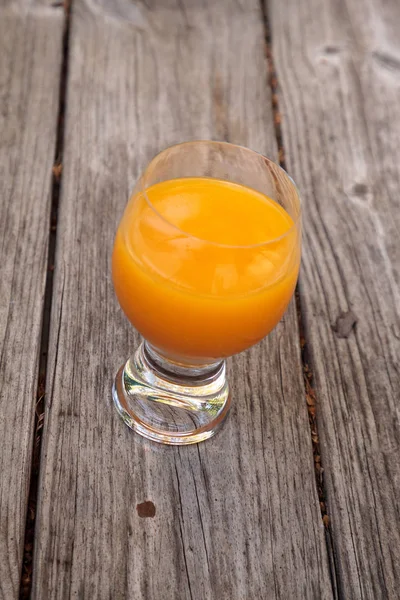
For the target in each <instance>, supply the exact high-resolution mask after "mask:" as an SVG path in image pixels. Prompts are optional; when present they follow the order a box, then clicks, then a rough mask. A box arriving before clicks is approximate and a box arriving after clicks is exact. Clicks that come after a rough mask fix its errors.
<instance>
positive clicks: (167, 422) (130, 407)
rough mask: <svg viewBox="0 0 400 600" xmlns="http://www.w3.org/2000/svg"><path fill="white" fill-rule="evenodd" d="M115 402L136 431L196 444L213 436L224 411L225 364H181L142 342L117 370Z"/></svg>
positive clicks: (161, 439)
mask: <svg viewBox="0 0 400 600" xmlns="http://www.w3.org/2000/svg"><path fill="white" fill-rule="evenodd" d="M113 400H114V403H115V406H116V408H117V410H118V412H119V414H120V415H121V417H122V419H123V420H124V421H125V423H126V424H127V425H128V427H130V428H131V429H134V430H135V431H137V432H138V433H140V435H142V436H144V437H146V438H148V439H150V440H153V441H155V442H160V443H162V444H174V445H183V444H195V443H197V442H201V441H203V440H206V439H207V438H210V437H211V436H213V435H214V434H215V433H216V431H217V430H218V429H219V427H220V426H221V424H222V423H223V421H224V419H225V417H226V415H227V413H228V410H229V407H230V397H229V388H228V383H227V380H226V372H225V363H224V361H218V362H214V363H211V364H207V365H201V366H199V365H195V366H186V365H182V364H179V363H175V362H172V361H170V360H168V359H166V358H164V357H162V356H161V355H160V354H159V353H158V352H157V351H156V350H155V349H154V348H152V347H151V346H150V345H149V344H147V342H143V343H142V344H141V345H140V347H139V348H138V350H137V351H136V353H135V354H134V355H133V357H132V358H130V359H129V360H128V361H127V363H126V364H125V365H123V366H122V367H121V368H120V370H119V371H118V373H117V376H116V378H115V382H114V385H113Z"/></svg>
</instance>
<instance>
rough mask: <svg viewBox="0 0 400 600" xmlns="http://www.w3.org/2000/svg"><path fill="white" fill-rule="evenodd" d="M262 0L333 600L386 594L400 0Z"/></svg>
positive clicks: (393, 447) (395, 414)
mask: <svg viewBox="0 0 400 600" xmlns="http://www.w3.org/2000/svg"><path fill="white" fill-rule="evenodd" d="M269 4H270V19H271V28H272V32H273V54H274V58H275V63H276V68H277V76H278V80H279V84H280V94H279V98H280V102H281V110H282V113H283V117H282V126H283V137H284V144H285V147H286V158H287V162H288V167H289V170H290V172H291V174H292V175H293V177H294V178H295V179H296V180H297V181H298V183H299V185H300V187H301V189H302V190H303V191H304V196H305V200H306V206H305V212H304V232H305V234H304V238H305V239H304V262H303V265H304V267H303V274H302V279H301V297H302V307H303V310H304V313H305V326H306V338H307V339H308V341H309V347H310V350H311V358H312V367H313V369H314V375H315V385H316V391H317V398H318V408H317V416H318V423H319V429H320V437H321V444H322V464H323V467H324V469H325V481H326V487H327V501H328V513H329V516H330V518H331V528H332V535H333V540H334V550H335V553H336V566H337V571H338V573H337V574H338V580H339V592H340V597H342V598H346V599H351V598H354V599H360V598H363V599H364V598H365V599H371V600H376V599H377V598H379V599H381V598H393V599H395V598H399V587H400V559H399V550H400V518H399V517H400V514H399V509H400V504H399V498H400V463H399V460H398V456H399V446H400V404H399V396H400V381H399V357H400V320H399V311H400V288H399V285H400V244H399V229H400V202H399V181H400V144H399V139H400V103H399V97H400V42H399V35H398V32H399V31H400V4H399V3H398V2H397V1H396V0H388V1H386V2H383V1H379V0H371V1H370V2H367V1H365V2H362V1H359V0H345V1H344V0H342V1H340V2H337V1H336V0H330V1H327V2H324V4H323V10H321V6H322V5H321V3H320V2H319V1H318V0H307V1H306V0H304V1H301V2H298V0H290V1H288V2H281V1H280V0H271V2H270V3H269ZM288 14H290V19H288ZM349 311H352V312H353V313H354V316H355V318H356V319H357V322H356V324H355V326H354V327H352V328H351V327H350V329H349V328H347V332H346V331H344V329H343V328H342V326H343V325H346V323H345V321H344V320H341V319H339V322H338V323H337V320H338V318H339V317H340V315H341V314H342V313H347V312H349ZM332 325H334V327H332ZM336 325H337V326H336ZM343 334H344V335H345V336H346V335H347V337H343Z"/></svg>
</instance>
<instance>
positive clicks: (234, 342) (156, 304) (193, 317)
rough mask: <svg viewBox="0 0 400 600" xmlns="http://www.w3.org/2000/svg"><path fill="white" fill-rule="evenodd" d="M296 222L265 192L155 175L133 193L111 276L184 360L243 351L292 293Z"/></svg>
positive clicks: (135, 318)
mask: <svg viewBox="0 0 400 600" xmlns="http://www.w3.org/2000/svg"><path fill="white" fill-rule="evenodd" d="M299 263H300V240H299V232H298V230H297V227H296V226H295V224H294V222H293V220H292V218H291V217H290V216H289V214H288V213H287V212H286V211H285V210H284V209H283V208H282V207H281V206H280V205H279V204H278V203H276V202H275V201H273V200H272V199H270V198H268V197H267V196H265V195H263V194H261V193H259V192H256V191H255V190H252V189H250V188H247V187H244V186H241V185H239V184H235V183H231V182H227V181H222V180H218V179H208V178H182V179H172V180H169V181H163V182H161V183H157V184H155V185H153V186H151V187H149V188H148V189H146V191H145V193H144V192H142V191H138V192H137V193H135V194H134V195H133V197H132V198H131V200H130V202H129V204H128V206H127V209H126V211H125V214H124V217H123V219H122V221H121V224H120V227H119V230H118V232H117V236H116V240H115V247H114V253H113V267H112V268H113V281H114V286H115V291H116V294H117V297H118V300H119V302H120V305H121V307H122V309H123V311H124V312H125V313H126V315H127V317H128V319H129V320H130V321H131V323H132V324H133V325H134V326H135V327H136V328H137V329H138V331H139V332H140V333H141V334H142V335H143V337H144V338H145V339H146V340H147V341H148V342H150V343H151V344H152V345H154V347H155V348H157V349H158V350H160V351H161V352H163V353H165V354H167V355H168V356H169V357H171V358H175V359H176V360H181V361H183V362H184V361H197V362H199V361H200V362H201V361H207V360H212V359H215V358H223V357H226V356H230V355H232V354H236V353H237V352H241V351H242V350H244V349H246V348H248V347H249V346H252V345H253V344H255V343H257V342H258V341H260V340H261V339H262V338H263V337H265V336H266V335H267V334H268V333H269V332H270V331H271V329H273V327H275V325H276V324H277V322H278V321H279V320H280V318H281V317H282V315H283V313H284V311H285V309H286V307H287V305H288V303H289V300H290V298H291V296H292V294H293V291H294V287H295V284H296V280H297V275H298V270H299Z"/></svg>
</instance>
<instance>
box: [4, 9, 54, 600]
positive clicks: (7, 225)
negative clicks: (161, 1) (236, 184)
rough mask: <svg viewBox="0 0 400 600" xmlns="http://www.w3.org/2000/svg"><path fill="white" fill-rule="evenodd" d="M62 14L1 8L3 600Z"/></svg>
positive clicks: (24, 422)
mask: <svg viewBox="0 0 400 600" xmlns="http://www.w3.org/2000/svg"><path fill="white" fill-rule="evenodd" d="M62 31H63V14H62V11H61V12H60V10H59V9H57V10H55V9H48V8H44V9H43V7H40V8H38V7H37V6H36V5H30V6H27V5H23V4H22V3H18V4H16V3H7V4H5V3H0V132H1V134H0V265H1V266H0V440H1V444H0V598H1V599H4V600H13V599H14V598H18V592H19V582H20V577H21V561H22V546H23V540H24V528H25V520H26V508H27V495H28V490H29V474H30V466H31V453H32V434H33V425H34V414H35V403H36V390H37V383H38V381H37V377H38V373H37V369H38V352H39V345H40V335H41V317H42V310H43V297H44V289H45V280H46V259H47V244H48V233H49V226H50V223H49V218H50V204H51V181H52V170H51V169H52V164H53V160H54V151H55V140H56V130H57V109H58V90H59V72H60V64H61V40H62Z"/></svg>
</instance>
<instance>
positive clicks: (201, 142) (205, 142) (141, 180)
mask: <svg viewBox="0 0 400 600" xmlns="http://www.w3.org/2000/svg"><path fill="white" fill-rule="evenodd" d="M214 144H215V145H219V146H229V147H230V148H237V149H240V150H244V151H246V152H249V153H250V154H254V155H255V156H257V157H260V158H262V159H263V160H264V161H266V162H267V163H270V164H273V165H274V167H277V168H278V170H279V171H280V172H281V173H282V174H283V175H284V177H285V178H286V179H288V180H289V181H290V183H291V184H292V186H293V189H294V192H295V194H296V197H297V200H298V208H299V211H298V214H297V215H296V218H293V217H291V218H292V220H293V225H291V226H290V227H289V229H288V230H287V231H285V233H283V234H282V235H280V236H278V237H276V238H273V239H269V240H266V241H263V242H256V243H255V244H223V243H221V242H213V241H211V240H206V239H204V238H201V237H198V236H196V235H193V234H192V233H189V232H188V231H184V230H183V229H181V228H180V227H178V226H177V225H174V224H173V223H171V222H170V221H169V220H168V219H167V218H166V217H164V216H163V215H162V214H161V213H160V212H159V211H158V210H157V209H156V208H155V206H154V205H153V203H152V202H151V200H150V199H149V197H148V195H147V193H146V189H147V188H146V186H145V185H144V182H145V178H146V174H147V172H148V170H149V168H150V166H151V165H152V164H153V162H154V161H155V160H157V159H159V158H160V157H161V156H162V155H163V154H166V153H167V152H169V151H170V150H172V149H173V148H178V147H180V146H193V145H214ZM188 178H190V176H188ZM179 179H184V177H182V178H179ZM205 179H215V180H216V181H223V180H222V179H221V180H219V179H218V178H217V177H207V178H205ZM165 181H166V180H165ZM138 183H139V185H140V184H142V189H141V193H142V194H143V196H144V198H145V200H146V202H147V204H148V206H149V208H150V209H151V210H152V211H153V212H154V213H156V215H157V216H158V217H159V218H160V219H161V220H162V221H164V223H167V225H169V227H172V229H174V230H175V231H178V232H179V233H181V234H182V235H184V236H186V237H188V238H191V239H193V240H196V241H198V242H202V243H203V244H209V245H210V246H217V247H219V248H235V249H252V248H261V247H263V246H268V245H269V244H276V243H277V242H279V241H281V240H283V239H284V238H285V237H287V236H288V235H290V234H291V233H292V231H293V230H295V229H297V228H298V225H299V223H300V220H301V216H302V208H303V203H302V198H301V195H300V192H299V189H298V187H297V185H296V183H295V182H294V180H293V179H292V177H291V176H290V175H289V173H287V171H285V169H283V167H281V166H280V165H279V164H278V163H276V162H274V161H273V160H271V159H270V158H268V157H267V156H264V155H263V154H261V152H256V150H252V149H251V148H247V147H246V146H241V145H239V144H232V143H231V142H224V141H219V140H201V139H199V140H192V141H186V142H180V143H178V144H172V145H171V146H168V147H167V148H164V149H163V150H161V151H160V152H158V153H157V154H156V155H155V156H154V157H153V158H152V159H151V161H150V162H149V163H148V165H147V166H146V168H145V170H144V172H143V175H141V176H140V177H139V181H138ZM231 183H235V182H234V181H233V182H231ZM237 185H242V184H240V183H238V184H237ZM148 187H151V186H148ZM244 187H249V189H253V188H251V186H244ZM255 191H257V192H258V190H255ZM258 193H261V194H262V192H258ZM263 195H264V196H266V194H263ZM283 208H284V210H285V212H287V211H286V209H285V207H283ZM289 216H290V215H289Z"/></svg>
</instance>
